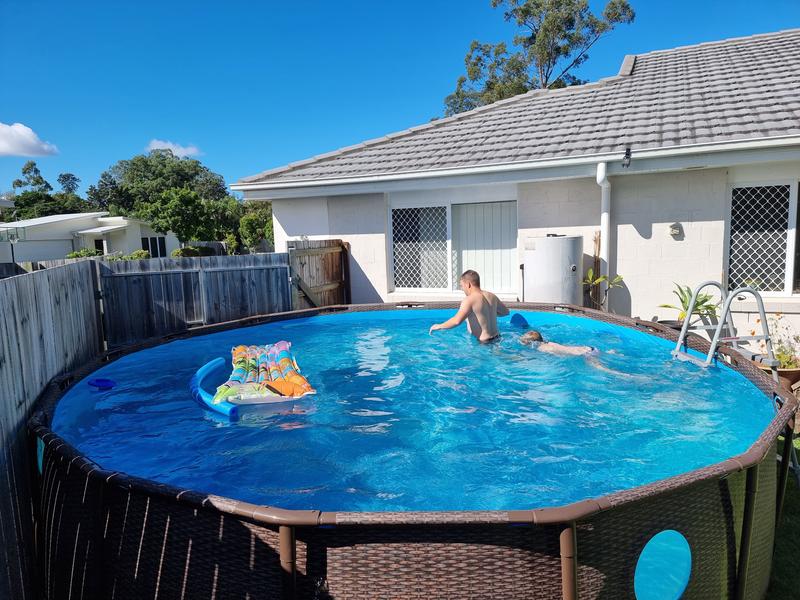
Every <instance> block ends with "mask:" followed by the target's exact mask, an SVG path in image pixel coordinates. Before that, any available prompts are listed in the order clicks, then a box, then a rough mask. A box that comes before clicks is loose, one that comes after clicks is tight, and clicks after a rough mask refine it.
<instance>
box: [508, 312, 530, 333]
mask: <svg viewBox="0 0 800 600" xmlns="http://www.w3.org/2000/svg"><path fill="white" fill-rule="evenodd" d="M511 324H512V325H513V326H514V327H519V328H520V329H528V327H530V325H528V321H527V320H526V319H525V317H523V316H522V315H521V314H519V313H514V314H513V315H511Z"/></svg>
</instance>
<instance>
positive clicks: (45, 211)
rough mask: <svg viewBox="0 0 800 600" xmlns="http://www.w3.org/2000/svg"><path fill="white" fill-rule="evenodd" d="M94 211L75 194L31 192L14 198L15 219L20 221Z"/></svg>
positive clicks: (92, 207) (91, 206)
mask: <svg viewBox="0 0 800 600" xmlns="http://www.w3.org/2000/svg"><path fill="white" fill-rule="evenodd" d="M94 209H95V207H94V206H93V205H92V204H90V203H89V202H86V201H85V200H83V199H82V198H81V197H80V196H77V195H75V194H63V193H58V194H48V193H47V192H37V191H32V190H29V191H26V192H22V193H21V194H17V195H16V196H15V197H14V214H15V217H14V218H15V219H16V220H18V221H21V220H23V219H36V218H38V217H46V216H48V215H61V214H66V213H77V212H89V211H92V210H94Z"/></svg>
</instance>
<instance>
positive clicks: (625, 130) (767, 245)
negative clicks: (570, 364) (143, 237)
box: [232, 30, 800, 318]
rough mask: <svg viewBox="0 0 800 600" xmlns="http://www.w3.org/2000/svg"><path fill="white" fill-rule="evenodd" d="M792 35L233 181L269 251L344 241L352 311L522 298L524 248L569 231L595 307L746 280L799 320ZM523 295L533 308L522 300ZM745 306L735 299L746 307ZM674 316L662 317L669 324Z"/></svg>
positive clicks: (699, 51) (637, 306)
mask: <svg viewBox="0 0 800 600" xmlns="http://www.w3.org/2000/svg"><path fill="white" fill-rule="evenodd" d="M799 181H800V30H790V31H781V32H776V33H769V34H762V35H754V36H749V37H744V38H737V39H729V40H723V41H719V42H711V43H704V44H698V45H693V46H686V47H680V48H674V49H670V50H662V51H656V52H650V53H646V54H640V55H635V56H634V55H632V56H626V57H625V58H624V60H623V61H622V64H621V67H620V70H619V73H618V74H617V75H615V76H613V77H609V78H606V79H602V80H600V81H597V82H594V83H589V84H586V85H580V86H573V87H567V88H564V89H556V90H534V91H531V92H529V93H526V94H522V95H519V96H515V97H513V98H510V99H507V100H504V101H501V102H496V103H494V104H491V105H489V106H484V107H480V108H478V109H475V110H472V111H469V112H465V113H462V114H458V115H455V116H452V117H449V118H445V119H440V120H436V121H433V122H430V123H427V124H425V125H421V126H419V127H413V128H411V129H408V130H406V131H401V132H398V133H392V134H389V135H387V136H385V137H382V138H379V139H374V140H370V141H366V142H363V143H361V144H357V145H355V146H350V147H347V148H342V149H340V150H337V151H335V152H331V153H329V154H324V155H321V156H316V157H313V158H310V159H308V160H304V161H300V162H296V163H292V164H289V165H287V166H285V167H281V168H277V169H272V170H269V171H265V172H263V173H261V174H258V175H254V176H251V177H246V178H244V179H242V180H241V181H239V182H237V183H236V184H235V185H233V186H232V187H233V189H235V190H239V191H242V192H243V193H244V195H245V198H246V199H251V200H269V201H271V202H272V206H273V218H274V229H275V246H276V249H277V250H283V249H285V248H286V247H287V244H288V243H289V242H290V241H291V240H293V239H297V238H300V237H308V238H310V239H321V238H341V239H343V240H345V241H348V242H349V243H350V246H351V273H352V277H353V282H352V286H353V289H352V297H353V301H354V302H372V301H389V302H391V301H395V300H397V301H405V300H425V299H446V298H458V297H459V296H458V294H459V292H458V286H457V284H458V281H457V280H458V276H459V274H460V273H461V272H462V271H463V270H465V269H468V268H471V269H475V270H477V271H478V272H479V273H481V276H482V278H483V280H484V287H485V288H487V289H490V290H493V291H497V292H499V293H500V294H501V296H503V297H506V298H509V299H523V295H524V293H525V289H526V284H525V281H526V278H528V277H531V276H534V275H535V274H532V273H527V274H524V273H522V272H521V270H520V265H521V264H524V262H525V260H524V255H525V252H526V250H529V249H531V248H535V247H536V243H537V242H536V240H538V239H540V238H542V237H544V236H547V235H550V234H556V235H568V236H580V237H581V238H582V241H583V255H584V256H583V265H582V268H581V270H582V271H584V272H585V271H586V270H587V269H588V268H589V267H590V266H592V265H598V266H599V268H600V270H601V271H602V272H603V273H607V274H609V275H611V276H613V275H616V274H619V275H621V276H622V277H623V287H622V288H619V289H615V290H613V291H612V293H611V295H610V300H609V309H610V310H612V311H615V312H617V313H622V314H632V315H635V316H641V317H643V318H651V317H654V316H659V317H667V316H668V315H670V313H669V310H668V309H663V308H659V307H658V305H659V304H662V303H665V302H670V301H671V290H672V288H673V282H678V283H683V284H688V285H694V284H697V283H699V282H702V281H704V280H716V281H722V282H723V283H724V284H725V285H727V286H729V287H731V288H733V287H736V286H738V285H740V284H751V285H756V286H757V287H758V288H759V289H760V290H761V291H762V292H763V295H764V296H765V297H766V298H767V302H768V308H771V309H772V310H781V311H784V312H798V313H800V296H797V295H796V292H800V260H797V259H796V252H798V251H800V246H798V244H797V241H796V239H795V238H796V232H797V227H796V224H797V218H798V211H797V195H798V182H799ZM524 299H525V300H527V301H536V300H539V299H540V298H536V297H526V298H524ZM751 308H752V307H750V305H748V304H746V303H740V304H739V305H737V309H738V310H739V311H740V312H744V313H747V312H748V311H749V310H751ZM671 316H674V314H673V315H671Z"/></svg>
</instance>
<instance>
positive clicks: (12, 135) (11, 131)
mask: <svg viewBox="0 0 800 600" xmlns="http://www.w3.org/2000/svg"><path fill="white" fill-rule="evenodd" d="M48 154H58V148H56V147H55V146H54V145H53V144H51V143H50V142H43V141H42V140H40V139H39V136H38V135H36V133H35V132H34V131H33V129H31V128H30V127H26V126H25V125H23V124H22V123H12V124H11V125H6V124H5V123H0V156H46V155H48Z"/></svg>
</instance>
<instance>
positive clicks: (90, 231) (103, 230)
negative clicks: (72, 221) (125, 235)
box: [76, 223, 128, 235]
mask: <svg viewBox="0 0 800 600" xmlns="http://www.w3.org/2000/svg"><path fill="white" fill-rule="evenodd" d="M127 226H128V224H127V223H123V224H121V225H103V226H102V227H92V228H91V229H83V230H81V231H77V232H76V233H80V234H90V235H101V234H103V233H108V232H109V231H117V230H118V229H125V228H126V227H127Z"/></svg>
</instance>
